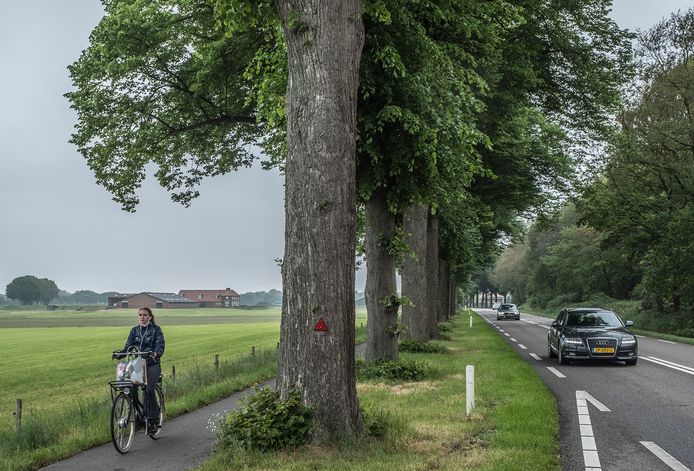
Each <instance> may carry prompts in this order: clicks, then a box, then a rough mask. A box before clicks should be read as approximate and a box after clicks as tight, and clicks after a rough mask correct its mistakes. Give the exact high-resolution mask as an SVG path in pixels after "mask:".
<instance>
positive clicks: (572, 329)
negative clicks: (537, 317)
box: [547, 308, 638, 365]
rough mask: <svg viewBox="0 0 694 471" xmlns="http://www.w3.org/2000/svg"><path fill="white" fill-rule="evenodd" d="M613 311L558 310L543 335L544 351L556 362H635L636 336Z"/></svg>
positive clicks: (631, 323) (628, 363)
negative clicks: (554, 318) (545, 340)
mask: <svg viewBox="0 0 694 471" xmlns="http://www.w3.org/2000/svg"><path fill="white" fill-rule="evenodd" d="M632 325H634V323H633V322H632V321H627V322H626V324H625V323H623V322H622V319H620V318H619V316H618V315H617V314H615V313H614V312H612V311H610V310H607V309H601V308H573V309H564V310H562V311H561V312H560V313H559V315H558V316H557V319H556V320H555V321H554V322H552V326H551V328H550V329H549V333H548V334H547V353H548V354H549V356H550V358H554V357H558V358H559V364H561V365H565V364H568V363H569V362H571V361H574V360H611V361H624V362H625V363H626V364H627V365H635V364H636V361H637V360H638V342H637V340H636V336H635V335H634V334H632V333H631V332H630V331H629V329H628V328H627V327H629V326H632Z"/></svg>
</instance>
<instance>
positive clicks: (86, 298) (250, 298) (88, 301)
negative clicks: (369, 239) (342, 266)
mask: <svg viewBox="0 0 694 471" xmlns="http://www.w3.org/2000/svg"><path fill="white" fill-rule="evenodd" d="M117 294H120V293H118V292H116V291H107V292H105V293H97V292H95V291H90V290H79V291H75V292H74V293H69V292H67V291H63V290H60V291H59V292H58V297H57V298H54V299H52V300H51V304H59V305H104V306H105V305H106V304H107V303H108V298H109V296H114V295H117ZM240 296H241V300H240V304H241V306H260V307H263V306H281V305H282V291H280V290H277V289H271V290H269V291H254V292H249V293H243V294H241V295H240ZM355 299H356V305H357V306H363V305H364V293H362V292H359V291H357V292H355ZM13 304H17V303H16V302H15V301H13V300H11V299H8V298H7V297H6V296H3V295H2V294H0V306H2V305H13Z"/></svg>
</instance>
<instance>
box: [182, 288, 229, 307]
mask: <svg viewBox="0 0 694 471" xmlns="http://www.w3.org/2000/svg"><path fill="white" fill-rule="evenodd" d="M178 295H179V296H181V297H184V298H186V299H190V300H191V301H193V302H195V303H197V305H198V306H199V307H236V306H239V305H241V296H240V295H239V294H238V293H237V292H236V291H234V290H233V289H231V288H227V289H182V290H180V291H179V292H178Z"/></svg>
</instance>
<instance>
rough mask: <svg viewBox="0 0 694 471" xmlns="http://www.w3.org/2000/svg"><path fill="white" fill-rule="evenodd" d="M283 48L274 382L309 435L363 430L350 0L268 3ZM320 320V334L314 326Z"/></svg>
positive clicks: (359, 40) (353, 13)
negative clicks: (296, 408)
mask: <svg viewBox="0 0 694 471" xmlns="http://www.w3.org/2000/svg"><path fill="white" fill-rule="evenodd" d="M276 6H277V9H278V12H279V14H280V18H281V21H282V28H283V35H284V39H285V42H286V45H287V65H288V73H289V76H288V86H287V94H286V103H285V105H286V113H287V156H286V163H285V215H286V219H285V251H284V259H283V261H282V282H283V289H284V295H283V302H282V322H281V328H280V347H279V355H280V358H279V371H278V378H277V386H278V390H279V391H280V394H281V397H287V395H288V393H289V392H290V391H291V390H292V389H296V390H297V391H299V393H300V394H301V398H302V400H303V402H304V403H305V404H306V405H307V406H309V407H310V408H311V409H312V412H313V425H314V441H329V440H332V439H336V438H339V437H344V436H350V435H351V436H353V435H359V434H362V433H363V432H364V423H363V419H362V417H361V413H360V410H359V402H358V400H357V394H356V379H355V360H354V323H355V314H354V257H355V224H356V195H355V179H356V175H355V169H356V142H355V126H356V104H357V83H358V76H359V58H360V55H361V50H362V46H363V43H364V26H363V23H362V17H361V12H362V5H361V1H359V0H343V1H336V0H323V1H321V0H292V1H286V0H277V1H276ZM321 318H322V319H323V320H324V322H325V324H326V325H327V331H318V330H315V327H314V326H315V325H316V323H317V322H318V321H319V320H320V319H321Z"/></svg>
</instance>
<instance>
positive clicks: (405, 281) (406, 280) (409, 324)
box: [401, 204, 429, 342]
mask: <svg viewBox="0 0 694 471" xmlns="http://www.w3.org/2000/svg"><path fill="white" fill-rule="evenodd" d="M428 214H429V207H428V206H427V205H425V204H415V205H414V206H412V207H411V208H409V209H408V211H407V212H406V213H405V217H404V221H403V229H404V231H405V234H406V236H405V237H406V241H407V246H408V247H409V248H410V250H411V251H412V252H413V255H408V256H406V257H405V263H404V264H403V267H402V272H401V274H402V295H403V296H405V297H407V298H408V299H409V300H410V302H411V303H410V304H405V305H403V306H402V324H403V326H404V327H405V332H404V335H405V336H406V337H409V338H412V339H415V340H419V341H420V342H426V341H428V340H429V329H428V323H427V320H428V319H427V315H426V311H427V257H426V253H427V215H428Z"/></svg>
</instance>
